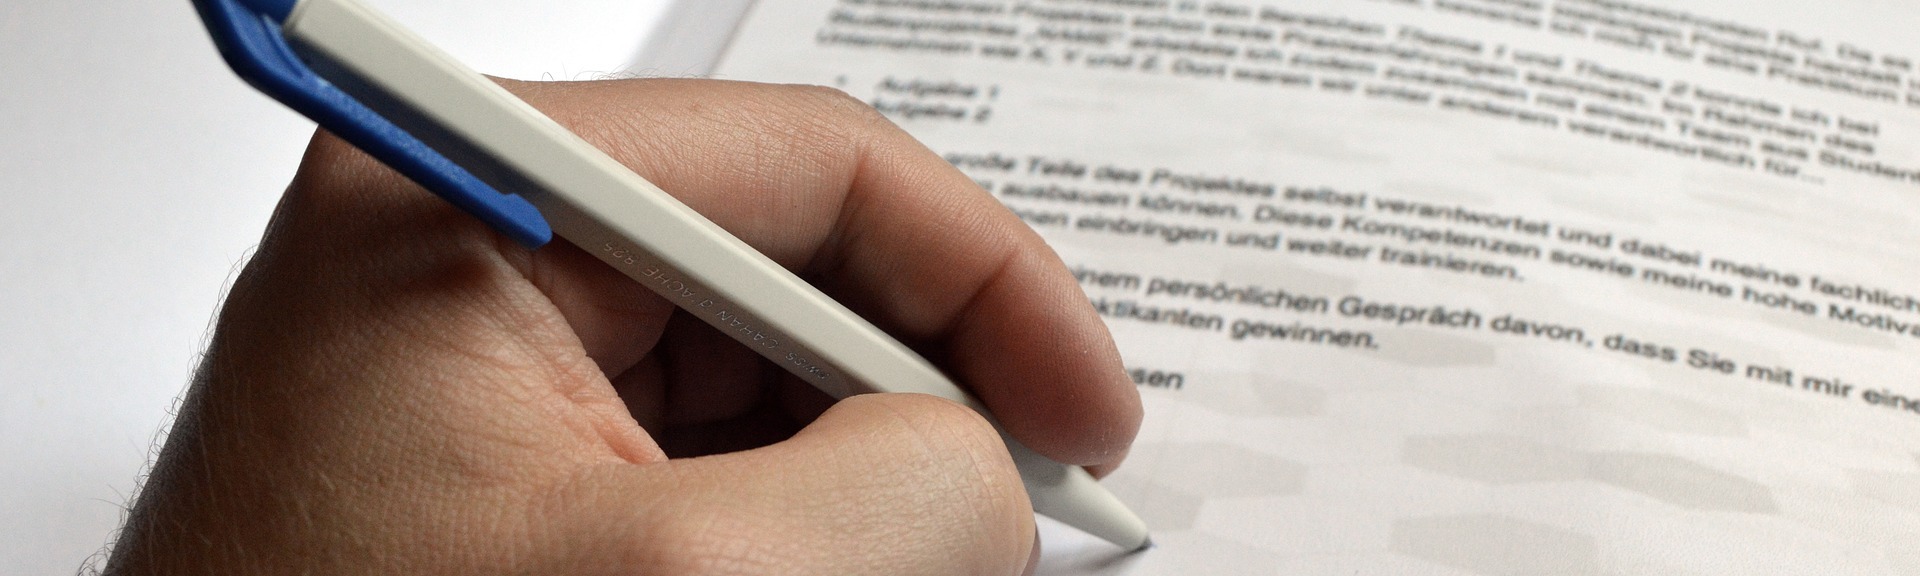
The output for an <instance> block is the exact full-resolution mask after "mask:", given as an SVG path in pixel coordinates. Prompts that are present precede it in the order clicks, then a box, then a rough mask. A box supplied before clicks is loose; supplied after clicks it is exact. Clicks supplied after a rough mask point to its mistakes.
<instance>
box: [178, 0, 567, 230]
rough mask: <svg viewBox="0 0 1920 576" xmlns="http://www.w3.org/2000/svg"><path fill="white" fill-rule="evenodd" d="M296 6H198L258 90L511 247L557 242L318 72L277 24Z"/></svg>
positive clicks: (204, 1)
mask: <svg viewBox="0 0 1920 576" xmlns="http://www.w3.org/2000/svg"><path fill="white" fill-rule="evenodd" d="M293 5H294V0H250V1H247V2H244V3H243V2H241V1H240V0H193V6H194V8H195V9H196V10H198V11H199V12H200V19H201V20H202V21H204V22H205V23H206V25H207V32H209V33H210V34H212V36H213V43H214V45H215V46H216V47H217V48H219V50H220V55H221V56H222V57H224V58H225V59H226V61H227V65H228V66H231V67H232V68H233V71H234V72H235V73H237V74H239V75H240V77H241V78H242V79H244V80H246V81H247V83H248V84H252V85H253V87H254V88H256V89H259V90H260V91H261V92H265V93H266V94H267V95H268V96H272V97H273V98H274V99H275V100H279V101H280V103H282V104H285V105H287V107H289V108H292V109H294V111H296V112H299V113H301V114H303V115H305V116H306V117H308V118H311V119H313V121H315V122H318V123H320V125H321V126H322V127H324V128H326V129H327V131H329V132H332V133H333V134H334V135H336V136H339V137H340V138H341V139H344V140H346V141H347V142H348V143H351V144H353V145H354V146H356V147H359V148H360V149H361V150H363V151H365V152H366V153H368V154H371V155H373V157H374V158H378V159H380V161H381V162H385V163H386V164H387V165H388V166H391V167H393V169H394V170H397V171H399V172H400V173H401V174H404V175H406V176H407V177H408V178H412V179H413V181H414V182H417V183H419V184H420V185H421V186H424V187H426V189H427V190H431V191H433V193H434V194H438V195H439V196H440V197H441V198H442V199H445V200H446V201H447V202H450V203H452V204H453V205H454V206H458V207H460V209H462V210H466V211H467V213H469V214H472V215H473V216H474V217H476V218H479V219H480V220H481V221H482V222H486V223H487V225H489V226H492V227H493V228H494V229H495V230H498V231H500V233H501V234H505V235H507V236H508V237H510V238H513V239H514V241H517V242H519V243H520V244H522V245H524V246H526V247H528V248H538V247H540V246H541V245H544V244H546V243H547V241H549V240H552V239H553V229H552V228H551V227H550V226H548V225H547V219H546V218H545V217H543V216H541V215H540V211H539V209H537V208H534V206H533V204H531V203H529V202H527V200H526V199H525V198H521V197H520V196H518V195H514V194H503V193H501V192H499V191H498V190H495V189H494V187H493V186H489V185H488V184H487V183H486V182H483V181H481V180H480V179H479V178H477V177H475V176H474V175H473V173H472V172H469V171H467V170H466V169H465V168H462V167H460V165H458V164H455V163H454V162H453V161H451V160H448V159H447V157H446V156H444V155H442V154H441V153H440V152H438V151H435V150H434V149H433V148H432V147H430V146H428V145H427V144H426V143H424V142H421V140H420V139H419V138H416V137H414V136H413V135H412V134H409V133H407V131H405V130H402V129H401V128H400V127H399V126H397V125H395V124H394V123H393V122H392V121H391V120H388V119H387V118H386V117H384V116H381V115H380V114H379V113H378V112H374V111H373V109H371V108H368V107H367V106H366V105H365V104H362V103H361V102H360V101H359V100H356V99H354V97H353V96H351V95H348V94H347V93H346V92H344V91H342V90H341V89H340V88H339V87H337V86H335V85H334V84H333V83H331V82H328V81H327V80H326V79H325V78H322V77H320V75H319V74H316V73H314V71H313V69H311V68H309V67H308V66H307V65H306V64H305V63H304V62H302V61H301V60H300V58H299V57H298V56H297V55H295V54H294V51H293V49H292V48H291V47H289V46H288V45H287V40H286V37H284V36H282V35H281V33H280V25H279V22H280V21H282V20H284V19H286V17H287V14H288V13H289V12H291V11H292V10H293Z"/></svg>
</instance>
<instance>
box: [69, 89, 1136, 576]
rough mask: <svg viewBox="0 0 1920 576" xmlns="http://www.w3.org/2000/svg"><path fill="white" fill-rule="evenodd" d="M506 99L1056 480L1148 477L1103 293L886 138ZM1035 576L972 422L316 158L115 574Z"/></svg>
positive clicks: (708, 106) (804, 96)
mask: <svg viewBox="0 0 1920 576" xmlns="http://www.w3.org/2000/svg"><path fill="white" fill-rule="evenodd" d="M508 84H509V88H510V89H511V90H513V91H515V92H517V93H519V94H520V95H521V96H522V97H523V98H526V99H528V100H529V101H530V102H531V103H533V104H534V105H535V106H536V107H538V108H541V109H542V110H543V111H545V112H547V113H548V114H549V115H551V116H553V117H554V118H555V119H556V120H558V121H560V122H561V123H562V124H566V125H568V126H570V127H571V128H573V129H574V130H575V131H576V132H579V133H580V134H581V135H582V136H583V137H584V138H586V139H587V140H588V141H590V142H593V143H594V144H595V145H596V146H598V147H600V148H601V149H603V150H606V151H608V153H610V154H611V155H613V156H614V157H615V158H617V159H619V160H620V161H622V162H624V163H626V164H627V165H628V166H631V167H633V168H634V170H635V171H637V172H639V173H640V174H641V175H642V176H645V177H647V178H648V179H650V180H652V181H653V182H654V183H656V184H658V185H660V186H661V187H662V188H664V189H666V190H669V191H671V192H673V193H674V194H675V195H676V196H677V197H679V198H680V199H681V200H683V201H684V202H686V203H687V204H688V205H690V206H692V207H693V208H694V209H696V210H698V211H699V212H701V213H703V214H705V215H707V216H708V217H709V218H711V219H713V220H714V221H715V222H716V223H718V224H720V225H721V226H722V227H725V228H727V229H728V230H730V231H732V232H733V233H734V234H736V235H738V236H739V237H741V238H742V239H743V240H745V241H746V242H747V243H748V244H751V245H753V246H755V247H756V248H758V249H760V250H761V251H762V252H765V253H766V254H767V255H768V256H769V257H771V258H773V259H774V260H775V261H778V262H779V263H781V264H782V265H784V266H787V267H789V268H790V269H793V270H795V271H796V272H798V273H799V274H800V275H801V276H802V277H804V278H807V279H808V280H809V281H811V282H813V283H814V284H815V285H816V286H819V287H820V288H821V289H822V290H824V291H826V292H827V293H829V294H831V295H833V296H834V297H835V298H837V299H839V300H841V302H843V303H845V304H847V305H848V306H849V307H850V308H852V309H854V310H855V311H857V312H859V313H861V314H862V315H863V316H865V317H867V318H868V319H869V320H872V321H873V322H874V323H876V324H878V325H879V326H881V327H882V328H885V329H887V330H888V331H889V332H890V333H892V334H894V335H895V336H897V337H900V338H901V339H902V340H903V341H906V342H907V343H909V344H910V345H912V346H914V347H915V348H917V349H920V350H922V351H923V352H924V353H926V354H928V355H929V358H931V359H933V360H934V361H935V362H936V363H937V364H940V365H941V366H942V367H943V368H944V369H946V370H947V371H949V372H950V373H951V374H953V375H954V376H955V377H956V380H957V381H959V382H962V383H963V384H964V385H966V386H967V387H969V388H970V389H971V391H972V392H974V393H975V394H977V395H978V396H979V397H980V398H981V399H982V400H983V401H985V402H986V403H987V404H988V405H989V406H990V407H991V409H992V410H994V412H995V413H996V414H997V415H998V416H999V418H1000V419H1001V420H1002V421H1003V422H1004V423H1005V426H1006V427H1007V428H1008V430H1009V431H1010V432H1011V433H1012V434H1013V435H1014V436H1016V437H1018V438H1020V439H1021V440H1022V441H1024V442H1026V443H1027V445H1029V446H1031V447H1033V448H1034V449H1035V450H1037V451H1039V452H1040V453H1042V454H1045V455H1047V456H1049V457H1052V458H1054V459H1056V460H1060V461H1063V462H1068V463H1072V464H1078V465H1083V466H1088V467H1089V468H1090V469H1092V470H1094V471H1095V472H1096V473H1104V472H1105V471H1107V470H1110V469H1111V467H1112V466H1114V465H1116V464H1118V463H1119V461H1120V460H1121V459H1122V458H1123V457H1124V455H1125V453H1126V450H1127V447H1128V445H1129V444H1130V442H1131V441H1132V438H1133V436H1134V433H1135V432H1136V430H1137V428H1138V425H1139V420H1140V416H1141V413H1140V404H1139V397H1138V395H1137V393H1136V391H1135V389H1134V386H1133V384H1132V383H1131V381H1130V380H1129V379H1128V377H1127V376H1126V375H1125V373H1124V372H1123V370H1122V368H1121V364H1120V360H1119V355H1118V353H1117V352H1116V351H1115V348H1114V345H1113V342H1112V340H1111V338H1110V336H1109V335H1108V333H1107V332H1106V329H1105V328H1104V326H1103V325H1102V324H1101V321H1100V319H1099V318H1098V317H1097V315H1095V313H1094V312H1093V310H1092V309H1091V308H1090V306H1089V305H1088V303H1087V300H1086V298H1085V297H1084V295H1083V294H1082V292H1081V291H1080V290H1079V288H1078V286H1077V284H1076V283H1075V281H1074V278H1073V277H1072V276H1071V275H1070V274H1069V273H1068V272H1067V270H1066V269H1065V267H1064V266H1063V265H1062V263H1061V261H1060V260H1059V259H1058V257H1057V256H1056V255H1054V253H1053V252H1052V251H1051V250H1050V249H1049V248H1048V247H1047V246H1046V245H1044V244H1043V243H1042V241H1041V240H1040V238H1039V237H1038V236H1036V235H1034V234H1033V233H1032V232H1031V231H1030V230H1029V229H1027V228H1026V227H1025V226H1024V225H1022V224H1021V222H1020V221H1019V220H1018V219H1017V218H1016V217H1014V216H1013V215H1012V214H1011V213H1010V212H1009V211H1007V210H1006V209H1004V208H1003V207H1001V206H1000V205H999V204H998V203H997V202H995V201H994V200H993V199H992V198H991V197H990V196H989V195H987V194H986V193H984V192H983V191H982V190H980V189H979V187H978V186H977V185H976V184H975V183H974V182H973V181H971V180H969V179H968V178H967V177H965V176H964V175H962V174H960V173H959V172H958V171H956V170H955V169H954V168H953V167H952V166H950V165H948V164H947V163H946V162H944V161H943V160H942V159H941V158H939V157H938V156H936V155H935V154H933V153H931V152H929V151H928V150H926V149H925V148H924V147H922V146H921V145H920V144H918V143H917V142H915V141H914V140H913V139H912V138H911V137H909V136H907V135H906V134H905V133H903V132H901V131H900V130H899V129H897V128H896V127H894V126H893V125H892V124H890V123H889V122H887V121H886V120H885V119H884V118H883V117H881V116H879V115H878V114H876V113H874V112H873V111H872V109H871V108H869V107H867V106H866V105H864V104H862V103H860V102H858V101H856V100H853V99H851V98H848V97H846V96H845V95H842V94H840V93H838V92H835V91H832V90H827V89H820V88H806V87H792V86H768V85H753V84H740V83H722V82H711V81H677V80H676V81H665V80H640V81H614V82H595V83H571V84H521V83H508ZM809 422H810V423H809ZM670 456H671V457H672V458H671V459H669V457H670ZM1036 554H1037V548H1036V542H1035V540H1034V526H1033V515H1032V511H1031V509H1030V508H1029V505H1028V502H1027V499H1026V494H1025V491H1024V490H1023V488H1022V487H1021V485H1020V479H1019V476H1018V474H1017V473H1016V471H1015V470H1014V468H1013V465H1012V462H1011V460H1010V458H1009V457H1008V456H1007V454H1006V451H1005V448H1004V446H1003V445H1002V444H1001V443H1000V441H999V439H998V437H997V436H996V434H995V432H994V431H993V430H992V429H991V428H990V427H989V426H988V425H987V424H986V422H985V421H984V420H983V419H982V418H980V417H979V416H978V415H976V414H974V413H973V412H971V411H968V410H967V409H965V408H962V407H960V406H958V405H955V404H952V403H950V402H946V401H944V400H939V399H935V398H931V397H926V396H915V395H894V394H875V395H866V396H858V397H854V398H850V399H847V400H845V401H842V402H839V403H832V402H830V401H829V400H828V399H827V398H825V397H824V396H823V395H821V394H820V393H819V392H817V391H815V390H813V389H812V388H810V387H807V386H804V385H801V384H798V383H797V381H796V380H794V379H792V378H791V377H790V376H786V375H784V373H781V372H779V371H777V369H775V368H774V367H773V365H772V364H771V363H768V362H765V361H763V360H761V359H759V358H758V357H756V356H753V355H752V353H751V352H750V351H748V350H747V349H746V348H745V347H743V346H741V345H739V344H737V343H735V342H733V341H731V340H729V339H727V338H726V337H725V336H724V335H722V334H720V333H719V332H717V331H715V330H714V329H712V328H709V327H707V326H705V325H703V324H700V323H699V322H697V321H692V320H690V319H689V318H687V317H685V316H683V315H680V314H677V313H675V312H674V309H673V308H672V307H671V305H670V304H668V303H667V302H666V301H665V300H663V299H661V298H659V297H657V296H655V295H653V294H652V293H650V292H647V291H646V290H645V288H643V287H642V286H640V285H639V284H637V283H635V282H633V281H632V280H629V279H627V278H626V277H624V276H621V275H620V274H619V273H617V272H615V271H614V270H613V269H612V268H610V267H608V266H606V265H604V264H602V263H600V262H599V261H597V260H595V259H593V258H592V257H591V256H590V255H588V254H587V253H586V252H584V251H582V250H581V249H579V248H577V247H574V246H572V245H569V244H566V243H565V242H564V241H560V240H558V239H556V241H555V243H554V244H553V245H550V246H547V247H544V248H542V249H540V250H538V251H528V250H525V249H523V248H521V247H519V246H517V245H515V244H513V243H512V242H511V241H508V240H506V239H504V238H503V237H501V236H499V235H497V234H495V233H493V232H492V231H490V230H488V229H487V228H486V227H485V226H484V225H482V224H480V223H479V222H478V221H475V220H473V219H472V218H470V217H468V216H466V215H465V214H464V213H461V212H459V211H458V210H456V209H454V208H452V207H451V206H449V205H447V204H446V203H445V202H442V201H440V200H439V199H437V198H435V197H433V196H431V195H429V194H427V193H426V192H425V191H423V190H421V189H420V188H418V187H417V186H415V185H414V184H412V183H411V182H409V181H407V180H405V179H404V178H402V177H400V176H398V175H397V174H395V173H393V172H391V171H390V170H388V169H387V168H385V167H384V166H382V165H380V164H378V163H377V162H375V161H373V160H372V159H370V158H368V157H366V156H364V155H362V154H361V153H360V152H358V151H357V150H355V149H353V148H352V147H350V146H348V145H346V144H344V143H343V142H341V141H339V140H336V139H334V138H332V137H330V136H328V135H326V134H321V135H318V136H316V137H315V139H314V142H313V144H312V146H311V149H310V150H309V152H308V155H307V157H306V159H305V160H304V161H303V163H302V165H301V168H300V171H299V173H298V175H297V176H296V177H295V179H294V182H293V183H292V185H291V186H290V187H289V189H288V190H287V192H286V196H285V198H284V199H283V200H282V201H281V203H280V205H279V207H278V208H277V210H276V212H275V214H274V217H273V219H272V223H271V224H270V225H269V227H268V229H267V232H266V236H265V239H264V240H263V241H262V243H261V245H260V247H259V249H258V251H257V253H256V254H255V255H254V257H253V258H252V260H251V261H250V262H249V263H248V264H247V266H246V269H245V270H244V272H242V273H241V275H240V276H239V278H238V279H237V280H236V281H235V284H234V286H233V287H232V290H231V293H230V294H229V296H228V299H227V301H226V305H225V307H224V308H223V309H222V311H221V314H220V317H219V320H218V323H217V325H216V330H215V335H214V337H213V339H212V342H211V344H210V346H209V349H208V351H207V353H206V357H205V360H204V362H203V365H202V367H201V370H200V373H199V374H198V376H197V377H196V379H195V382H194V383H193V385H192V386H191V388H190V390H189V392H188V393H187V395H186V397H185V398H184V400H183V405H182V406H181V408H180V410H179V413H178V415H177V418H176V422H175V425H174V427H173V429H172V431H171V433H170V435H169V436H168V438H167V442H166V444H165V446H164V448H163V449H162V451H161V454H160V456H159V458H158V460H157V461H156V462H155V464H154V467H153V469H152V471H151V473H150V474H149V475H148V478H147V479H146V482H145V485H144V487H143V488H142V490H141V492H140V494H139V496H138V499H137V501H136V503H135V506H134V509H133V511H132V513H131V515H130V517H129V519H128V522H127V524H126V526H125V527H124V528H123V529H122V532H121V535H120V537H119V540H118V541H117V542H116V544H115V547H114V549H113V552H112V554H111V556H110V559H109V562H108V567H107V572H109V573H111V574H135V575H137V574H188V573H191V574H282V573H301V574H376V573H384V574H397V573H411V574H495V573H512V574H536V573H538V574H550V573H561V574H835V575H843V574H887V575H900V574H1019V573H1021V572H1022V571H1023V570H1030V569H1031V562H1032V559H1033V558H1034V557H1035V555H1036Z"/></svg>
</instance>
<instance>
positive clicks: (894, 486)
mask: <svg viewBox="0 0 1920 576" xmlns="http://www.w3.org/2000/svg"><path fill="white" fill-rule="evenodd" d="M558 495H559V498H560V505H559V506H557V507H556V508H555V511H556V512H558V514H559V516H558V517H554V518H549V519H547V520H548V521H549V522H548V524H547V525H548V526H552V527H553V528H555V530H554V531H553V532H554V534H555V535H556V536H560V538H559V540H558V541H557V542H556V543H557V544H559V545H560V546H561V547H563V548H571V549H572V552H573V553H571V554H563V556H567V557H571V558H572V559H573V560H570V561H569V562H567V564H568V565H567V566H564V567H560V566H556V568H565V569H567V570H568V571H570V572H576V573H599V572H607V573H615V572H618V573H623V574H626V573H634V572H644V573H648V574H836V575H838V574H1009V575H1012V574H1021V573H1022V572H1023V570H1025V569H1026V568H1027V567H1028V564H1029V563H1030V561H1031V559H1030V557H1029V554H1030V552H1031V551H1032V550H1033V546H1034V526H1033V511H1032V508H1031V507H1030V506H1029V505H1028V502H1027V496H1026V490H1025V489H1024V488H1023V487H1022V486H1021V484H1020V475H1019V473H1018V471H1016V470H1015V469H1014V466H1013V461H1012V460H1011V458H1009V457H1008V455H1007V451H1006V448H1005V446H1004V445H1003V444H1002V443H1001V441H1000V437H999V434H998V433H997V432H995V431H994V429H993V428H992V427H991V426H989V425H988V424H987V423H986V421H985V420H984V419H982V418H981V417H980V416H979V415H977V414H975V413H973V412H972V411H971V410H968V409H966V408H964V407H961V406H959V405H957V404H953V403H951V402H948V401H945V400H941V399H937V398H933V397H931V396H921V395H911V394H872V395H864V396H856V397H853V398H849V399H847V400H844V401H842V402H840V403H838V404H836V405H834V407H833V408H831V409H829V410H828V411H827V412H826V413H825V414H822V415H821V416H820V418H819V419H817V420H815V421H814V422H813V424H811V425H809V426H807V427H806V428H805V429H803V430H801V431H800V433H799V434H796V435H795V436H794V437H793V438H791V439H789V440H787V441H784V442H780V443H777V444H773V445H770V446H767V447H764V448H759V449H755V450H749V451H745V452H736V453H732V454H723V455H718V456H709V457H703V458H692V459H685V460H672V461H668V462H662V463H654V464H644V465H627V464H617V465H607V466H603V467H599V468H594V469H591V470H590V471H588V472H586V473H584V474H582V475H580V476H578V477H576V479H575V480H574V481H572V482H570V483H569V484H568V485H567V486H565V487H564V488H563V489H562V490H560V491H559V492H558Z"/></svg>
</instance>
